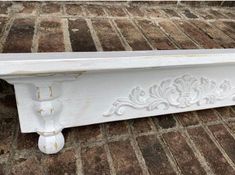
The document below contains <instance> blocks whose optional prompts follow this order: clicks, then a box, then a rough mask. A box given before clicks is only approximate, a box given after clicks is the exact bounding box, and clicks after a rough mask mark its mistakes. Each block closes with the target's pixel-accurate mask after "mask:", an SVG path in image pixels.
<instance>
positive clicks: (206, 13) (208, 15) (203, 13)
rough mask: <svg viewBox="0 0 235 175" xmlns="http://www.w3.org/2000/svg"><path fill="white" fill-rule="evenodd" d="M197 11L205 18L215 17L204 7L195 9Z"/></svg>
mask: <svg viewBox="0 0 235 175" xmlns="http://www.w3.org/2000/svg"><path fill="white" fill-rule="evenodd" d="M195 11H196V12H197V14H199V16H200V17H202V18H204V19H214V18H215V16H214V15H212V14H210V13H209V12H208V11H206V10H204V9H201V8H200V9H195Z"/></svg>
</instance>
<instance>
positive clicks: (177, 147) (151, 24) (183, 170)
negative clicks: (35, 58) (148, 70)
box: [0, 1, 235, 175]
mask: <svg viewBox="0 0 235 175" xmlns="http://www.w3.org/2000/svg"><path fill="white" fill-rule="evenodd" d="M230 3H231V2H230ZM105 4H106V3H103V4H101V3H99V5H97V4H95V5H94V4H93V3H86V2H84V3H82V2H79V3H76V2H70V3H69V4H67V3H56V2H50V3H49V4H48V3H46V2H43V3H40V2H37V3H34V2H30V3H29V2H24V3H22V2H0V52H31V51H33V52H54V51H96V50H99V51H101V50H103V51H117V50H131V49H133V50H151V49H176V48H177V49H197V48H234V41H235V23H234V16H235V13H234V8H231V7H226V8H223V7H222V6H220V5H222V4H224V5H226V4H227V5H228V4H229V3H228V2H226V3H225V2H224V3H222V4H219V3H218V2H200V3H197V2H196V1H194V2H187V3H185V2H182V1H181V2H180V3H178V5H177V4H176V1H173V2H168V1H167V2H129V3H125V2H123V3H118V5H117V4H116V5H114V4H112V3H111V4H110V3H109V4H108V5H105ZM159 4H166V5H161V6H159ZM169 4H171V5H170V6H169ZM182 4H183V5H182ZM188 4H190V6H188ZM203 5H206V6H205V7H204V6H203ZM210 5H213V6H214V7H213V8H211V7H210ZM192 6H195V7H197V8H191V7H192ZM17 117H18V116H17V110H16V101H15V98H14V90H13V88H12V86H11V85H9V84H7V83H6V82H4V81H0V118H1V119H0V136H1V139H0V174H3V175H5V174H6V175H8V174H17V175H18V174H26V175H27V174H56V175H60V174H84V175H87V174H88V175H93V174H111V175H113V174H117V175H119V174H124V175H126V174H133V175H137V174H144V175H145V174H146V175H147V174H150V175H152V174H153V175H155V174H166V175H170V174H206V173H207V174H208V175H209V174H213V173H214V174H219V175H221V174H226V175H227V174H229V175H230V174H235V170H234V167H235V162H234V160H235V153H234V146H235V139H234V136H235V135H234V134H235V122H234V117H235V107H234V106H233V107H225V108H218V109H210V110H202V111H197V112H187V113H181V114H173V115H162V116H154V117H151V118H143V119H136V120H129V121H122V122H112V123H107V124H101V125H91V126H83V127H77V128H70V129H65V130H64V131H63V133H64V135H65V139H66V145H65V149H64V150H63V151H62V152H60V153H59V154H57V155H52V156H47V155H44V154H42V153H40V152H39V151H38V148H37V139H38V136H37V134H36V133H32V134H21V133H20V131H19V122H18V119H17Z"/></svg>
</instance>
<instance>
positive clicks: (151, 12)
mask: <svg viewBox="0 0 235 175" xmlns="http://www.w3.org/2000/svg"><path fill="white" fill-rule="evenodd" d="M145 12H146V16H147V17H149V18H164V17H166V15H165V14H164V12H163V11H162V10H159V9H152V8H147V9H145Z"/></svg>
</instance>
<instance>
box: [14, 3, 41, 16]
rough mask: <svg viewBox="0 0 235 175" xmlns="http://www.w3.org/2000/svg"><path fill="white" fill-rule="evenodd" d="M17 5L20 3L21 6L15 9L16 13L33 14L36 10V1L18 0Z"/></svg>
mask: <svg viewBox="0 0 235 175" xmlns="http://www.w3.org/2000/svg"><path fill="white" fill-rule="evenodd" d="M18 5H21V6H22V8H21V9H19V11H17V13H23V14H28V15H29V14H35V13H36V11H37V8H36V7H37V3H36V2H20V3H18Z"/></svg>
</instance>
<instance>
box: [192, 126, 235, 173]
mask: <svg viewBox="0 0 235 175" xmlns="http://www.w3.org/2000/svg"><path fill="white" fill-rule="evenodd" d="M188 133H189V135H190V137H191V139H192V140H193V142H194V143H195V145H196V147H197V148H198V149H199V151H200V152H201V153H202V154H203V156H204V157H205V159H206V161H207V162H208V164H209V166H210V167H211V168H212V171H214V172H215V173H216V174H231V175H232V174H235V172H234V171H233V168H232V167H231V166H230V165H229V164H228V162H227V161H226V159H225V158H224V156H223V154H222V153H221V152H220V151H219V149H218V148H217V147H216V145H215V144H214V143H213V141H212V140H211V139H210V137H209V136H208V135H207V133H206V132H205V131H204V130H203V128H202V127H199V128H192V129H188Z"/></svg>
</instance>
